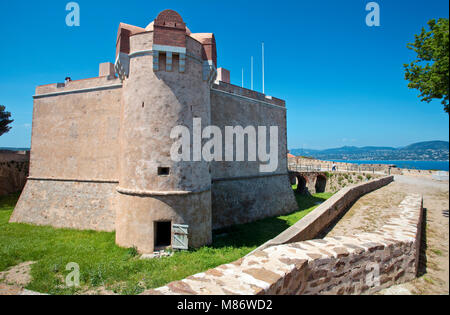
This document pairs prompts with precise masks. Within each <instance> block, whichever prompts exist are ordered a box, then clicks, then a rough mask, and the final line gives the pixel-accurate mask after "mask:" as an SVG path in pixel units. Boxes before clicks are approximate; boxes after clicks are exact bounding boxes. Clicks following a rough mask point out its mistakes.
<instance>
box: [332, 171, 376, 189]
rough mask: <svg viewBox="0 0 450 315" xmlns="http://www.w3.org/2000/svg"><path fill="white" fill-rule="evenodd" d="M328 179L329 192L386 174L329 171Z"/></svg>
mask: <svg viewBox="0 0 450 315" xmlns="http://www.w3.org/2000/svg"><path fill="white" fill-rule="evenodd" d="M327 177H328V179H327V187H326V191H327V192H332V193H335V192H338V191H340V190H341V189H343V188H346V187H350V186H353V185H358V184H361V183H365V182H367V181H370V180H373V179H378V178H382V177H384V175H379V174H373V173H352V172H345V173H342V172H338V173H329V174H328V176H327Z"/></svg>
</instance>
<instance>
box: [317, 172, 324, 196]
mask: <svg viewBox="0 0 450 315" xmlns="http://www.w3.org/2000/svg"><path fill="white" fill-rule="evenodd" d="M326 188H327V178H326V177H325V176H323V175H318V176H317V178H316V194H318V193H324V192H325V190H326Z"/></svg>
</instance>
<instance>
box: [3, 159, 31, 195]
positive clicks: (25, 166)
mask: <svg viewBox="0 0 450 315" xmlns="http://www.w3.org/2000/svg"><path fill="white" fill-rule="evenodd" d="M29 166H30V154H29V152H26V151H17V152H15V151H0V196H4V195H8V194H11V193H17V192H20V191H21V190H22V189H23V187H24V186H25V183H26V181H27V177H28V170H29Z"/></svg>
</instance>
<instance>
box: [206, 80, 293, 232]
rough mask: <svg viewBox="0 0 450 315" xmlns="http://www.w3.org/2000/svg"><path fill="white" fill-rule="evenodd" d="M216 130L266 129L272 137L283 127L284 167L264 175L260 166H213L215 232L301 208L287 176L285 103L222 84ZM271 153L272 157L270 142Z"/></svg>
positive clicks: (214, 109) (216, 91)
mask: <svg viewBox="0 0 450 315" xmlns="http://www.w3.org/2000/svg"><path fill="white" fill-rule="evenodd" d="M211 124H212V125H214V126H218V127H219V128H220V129H221V130H222V131H223V130H225V127H226V126H233V127H236V126H241V127H243V128H246V127H248V126H253V127H255V128H256V129H257V128H258V127H259V126H266V127H267V133H268V132H269V130H270V127H271V126H277V127H278V147H277V148H276V150H278V165H277V167H276V169H275V170H274V171H273V172H271V173H262V172H261V170H260V162H251V161H245V162H226V161H222V162H220V161H214V162H212V163H211V174H212V181H213V186H212V215H213V227H214V228H215V229H218V228H222V227H226V226H230V225H234V224H242V223H247V222H251V221H255V220H258V219H263V218H266V217H272V216H278V215H281V214H286V213H290V212H292V211H295V210H296V209H297V208H298V205H297V202H296V200H295V196H294V193H293V191H292V187H291V185H290V183H289V176H288V170H287V137H286V108H285V103H284V101H282V100H280V99H277V98H273V97H268V96H266V95H264V94H261V93H258V92H255V91H251V90H248V89H243V88H241V87H238V86H235V85H232V84H227V83H225V82H219V83H218V84H214V85H213V87H212V90H211ZM268 138H269V137H268V136H267V139H268ZM266 151H267V152H269V141H267V149H266ZM223 152H225V147H223ZM246 156H248V155H247V154H246Z"/></svg>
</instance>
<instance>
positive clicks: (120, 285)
mask: <svg viewBox="0 0 450 315" xmlns="http://www.w3.org/2000/svg"><path fill="white" fill-rule="evenodd" d="M330 197H331V194H326V193H325V194H317V195H314V196H300V195H296V198H297V202H298V205H299V211H297V212H295V213H292V214H290V215H286V216H281V217H276V218H268V219H264V220H260V221H257V222H253V223H250V224H244V225H238V226H234V227H231V228H227V229H222V230H220V231H216V232H214V235H213V245H211V246H208V247H203V248H200V249H197V250H192V251H188V252H177V253H175V254H174V256H172V257H170V258H162V259H154V260H139V259H138V257H136V254H135V251H134V250H132V249H124V248H120V247H118V246H116V245H115V234H114V233H104V232H93V231H75V230H68V229H54V228H51V227H40V226H33V225H27V224H16V223H13V224H10V223H8V220H9V218H10V216H11V214H12V211H13V208H14V206H15V204H16V202H17V199H18V195H10V196H6V197H0V271H4V270H6V269H8V268H9V267H12V266H15V265H18V264H20V263H22V262H26V261H35V262H36V264H34V265H33V266H32V270H31V275H32V277H33V281H32V282H31V283H30V284H29V285H28V287H27V289H30V290H34V291H38V292H42V293H48V294H74V293H77V292H78V293H81V292H85V290H87V289H93V290H95V289H96V288H100V287H104V288H106V289H109V290H113V291H114V292H117V293H120V294H139V293H141V292H142V291H144V290H145V289H150V288H157V287H160V286H163V285H166V284H167V283H169V282H172V281H175V280H181V279H184V278H186V277H188V276H190V275H194V274H196V273H199V272H203V271H206V270H208V269H210V268H214V267H217V266H219V265H222V264H226V263H230V262H233V261H235V260H238V259H239V258H241V257H243V256H245V255H246V254H248V253H249V252H251V251H252V250H254V249H255V248H256V247H258V246H259V245H261V244H263V243H265V242H266V241H268V240H270V239H272V238H274V237H275V236H277V235H278V234H280V233H281V232H282V231H284V230H285V229H287V228H288V227H290V226H292V225H293V224H294V223H296V222H297V221H298V220H300V219H301V218H303V217H304V216H305V215H307V214H308V213H309V212H311V211H312V210H314V209H315V208H316V207H317V203H318V202H323V201H325V200H326V199H328V198H330ZM70 262H75V263H77V264H78V265H79V266H80V273H81V279H80V282H81V288H78V289H74V288H67V287H66V286H65V285H64V280H63V279H65V277H66V275H67V274H68V273H69V271H66V269H65V267H66V265H67V264H68V263H70Z"/></svg>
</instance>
